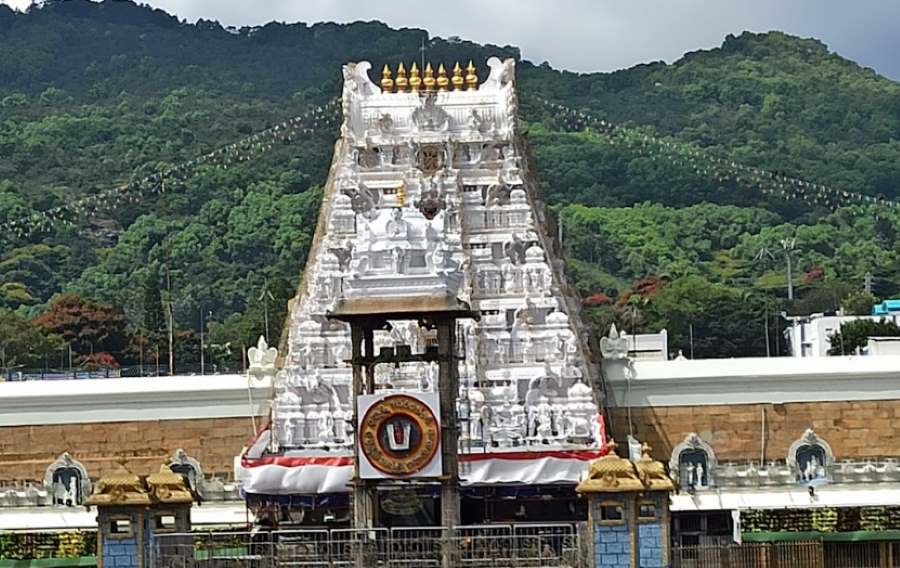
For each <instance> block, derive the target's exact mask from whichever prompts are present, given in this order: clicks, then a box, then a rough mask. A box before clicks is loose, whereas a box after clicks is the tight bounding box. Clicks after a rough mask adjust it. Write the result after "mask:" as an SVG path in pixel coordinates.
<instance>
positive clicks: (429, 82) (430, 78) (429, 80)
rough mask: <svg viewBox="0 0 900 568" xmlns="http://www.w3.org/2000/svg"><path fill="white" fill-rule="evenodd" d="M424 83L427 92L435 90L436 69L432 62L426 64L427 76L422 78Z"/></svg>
mask: <svg viewBox="0 0 900 568" xmlns="http://www.w3.org/2000/svg"><path fill="white" fill-rule="evenodd" d="M422 84H423V85H425V92H426V93H433V92H434V85H435V80H434V69H433V68H432V67H431V63H428V64H427V65H425V78H424V79H423V80H422Z"/></svg>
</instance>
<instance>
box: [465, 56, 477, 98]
mask: <svg viewBox="0 0 900 568" xmlns="http://www.w3.org/2000/svg"><path fill="white" fill-rule="evenodd" d="M466 90H469V91H477V90H478V75H476V74H475V64H474V63H472V60H471V59H470V60H469V65H468V66H467V67H466Z"/></svg>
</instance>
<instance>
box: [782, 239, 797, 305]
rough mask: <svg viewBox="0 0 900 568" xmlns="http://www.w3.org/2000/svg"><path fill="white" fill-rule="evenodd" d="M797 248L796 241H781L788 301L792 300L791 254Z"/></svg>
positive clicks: (792, 275) (792, 273)
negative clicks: (785, 269) (785, 266)
mask: <svg viewBox="0 0 900 568" xmlns="http://www.w3.org/2000/svg"><path fill="white" fill-rule="evenodd" d="M796 246H797V239H796V237H795V238H791V239H781V247H782V248H783V249H784V258H785V260H786V261H787V294H788V300H793V299H794V264H793V259H792V258H791V253H793V252H794V248H796Z"/></svg>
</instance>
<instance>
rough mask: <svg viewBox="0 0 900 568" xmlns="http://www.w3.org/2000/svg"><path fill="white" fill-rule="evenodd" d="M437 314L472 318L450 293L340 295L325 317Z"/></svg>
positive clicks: (463, 304)
mask: <svg viewBox="0 0 900 568" xmlns="http://www.w3.org/2000/svg"><path fill="white" fill-rule="evenodd" d="M413 314H415V315H418V316H427V315H429V314H435V315H437V314H440V315H447V316H451V315H452V316H455V317H473V318H474V317H476V314H475V313H473V312H472V310H471V309H470V308H469V305H468V304H467V303H466V302H463V301H461V300H459V299H457V298H455V297H451V296H404V297H393V298H390V297H388V298H344V299H342V300H341V301H339V302H338V304H337V307H336V308H335V310H334V311H333V312H331V313H330V314H328V317H330V318H334V319H338V320H342V321H350V320H354V319H362V318H366V317H379V318H382V319H385V320H389V319H404V318H408V317H409V316H410V315H413Z"/></svg>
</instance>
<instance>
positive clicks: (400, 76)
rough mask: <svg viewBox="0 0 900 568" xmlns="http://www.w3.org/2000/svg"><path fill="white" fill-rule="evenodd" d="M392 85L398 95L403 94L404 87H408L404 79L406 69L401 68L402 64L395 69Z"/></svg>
mask: <svg viewBox="0 0 900 568" xmlns="http://www.w3.org/2000/svg"><path fill="white" fill-rule="evenodd" d="M394 85H396V86H397V92H398V93H405V92H406V87H408V86H409V80H408V79H407V78H406V67H404V66H403V63H401V64H400V66H399V67H397V79H396V80H395V81H394Z"/></svg>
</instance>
